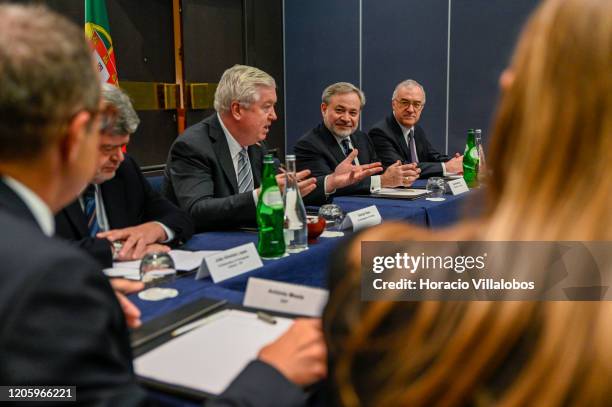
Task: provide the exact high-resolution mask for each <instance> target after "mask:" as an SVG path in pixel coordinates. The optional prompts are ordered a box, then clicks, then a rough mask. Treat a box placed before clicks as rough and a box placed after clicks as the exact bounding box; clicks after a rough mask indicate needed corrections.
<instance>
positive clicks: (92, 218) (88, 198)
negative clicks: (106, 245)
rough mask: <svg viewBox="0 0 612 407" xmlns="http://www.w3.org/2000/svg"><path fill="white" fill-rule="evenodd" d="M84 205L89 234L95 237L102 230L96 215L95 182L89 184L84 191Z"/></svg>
mask: <svg viewBox="0 0 612 407" xmlns="http://www.w3.org/2000/svg"><path fill="white" fill-rule="evenodd" d="M83 207H84V211H85V217H86V218H87V230H88V231H89V236H91V237H95V236H96V234H97V233H98V232H99V231H100V224H99V223H98V218H97V215H96V188H95V187H94V186H93V184H90V185H88V186H87V188H86V189H85V191H84V192H83Z"/></svg>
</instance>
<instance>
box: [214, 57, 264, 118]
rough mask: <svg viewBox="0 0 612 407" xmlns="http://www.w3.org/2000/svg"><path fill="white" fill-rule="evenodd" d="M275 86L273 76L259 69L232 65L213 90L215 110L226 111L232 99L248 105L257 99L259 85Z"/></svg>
mask: <svg viewBox="0 0 612 407" xmlns="http://www.w3.org/2000/svg"><path fill="white" fill-rule="evenodd" d="M262 86H263V87H268V88H276V82H275V81H274V78H272V77H271V76H270V75H268V74H267V73H265V72H264V71H262V70H261V69H258V68H255V67H252V66H246V65H234V66H232V67H231V68H229V69H226V70H225V72H223V75H222V76H221V79H220V80H219V84H218V85H217V90H216V91H215V110H216V111H217V112H219V113H224V112H228V111H229V110H230V106H231V105H232V102H233V101H238V103H240V104H241V105H242V106H245V107H247V108H248V107H249V106H250V105H251V103H253V102H257V101H258V100H259V89H258V88H259V87H262Z"/></svg>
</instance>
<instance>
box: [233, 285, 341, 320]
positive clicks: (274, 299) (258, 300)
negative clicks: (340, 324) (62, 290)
mask: <svg viewBox="0 0 612 407" xmlns="http://www.w3.org/2000/svg"><path fill="white" fill-rule="evenodd" d="M328 296H329V292H328V291H327V290H323V289H321V288H314V287H307V286H304V285H297V284H290V283H281V282H279V281H272V280H264V279H262V278H255V277H250V278H249V282H248V284H247V289H246V293H245V295H244V301H243V305H244V306H245V307H253V308H260V309H265V310H269V311H276V312H284V313H287V314H298V315H306V316H309V317H320V316H321V314H322V313H323V308H324V307H325V304H327V298H328Z"/></svg>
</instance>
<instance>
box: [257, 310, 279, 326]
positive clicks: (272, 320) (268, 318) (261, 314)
mask: <svg viewBox="0 0 612 407" xmlns="http://www.w3.org/2000/svg"><path fill="white" fill-rule="evenodd" d="M257 318H258V319H261V320H262V321H264V322H267V323H268V324H272V325H274V324H276V318H274V317H273V316H272V315H270V314H266V313H265V312H262V311H258V312H257Z"/></svg>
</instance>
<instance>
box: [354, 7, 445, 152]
mask: <svg viewBox="0 0 612 407" xmlns="http://www.w3.org/2000/svg"><path fill="white" fill-rule="evenodd" d="M447 20H448V0H429V1H421V0H380V1H363V33H362V35H363V40H362V41H363V60H362V61H363V62H362V66H363V68H362V69H363V84H362V86H363V90H364V92H365V94H366V98H367V105H366V107H365V109H364V112H363V115H362V128H363V129H364V130H368V129H369V128H370V127H371V126H372V125H373V124H374V123H376V122H377V121H379V120H381V119H382V118H383V117H384V116H386V115H388V114H390V113H391V95H392V93H393V89H394V88H395V85H397V84H398V83H399V82H401V81H402V80H404V79H414V80H416V81H418V82H419V83H421V84H422V85H423V87H424V88H425V91H426V93H427V104H426V106H425V109H424V111H423V113H422V115H421V120H420V124H421V125H422V126H423V128H424V129H425V131H426V132H427V135H428V138H429V140H430V141H431V142H432V143H433V144H434V146H436V147H437V148H439V149H440V150H444V145H445V120H446V50H447V36H448V34H447Z"/></svg>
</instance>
